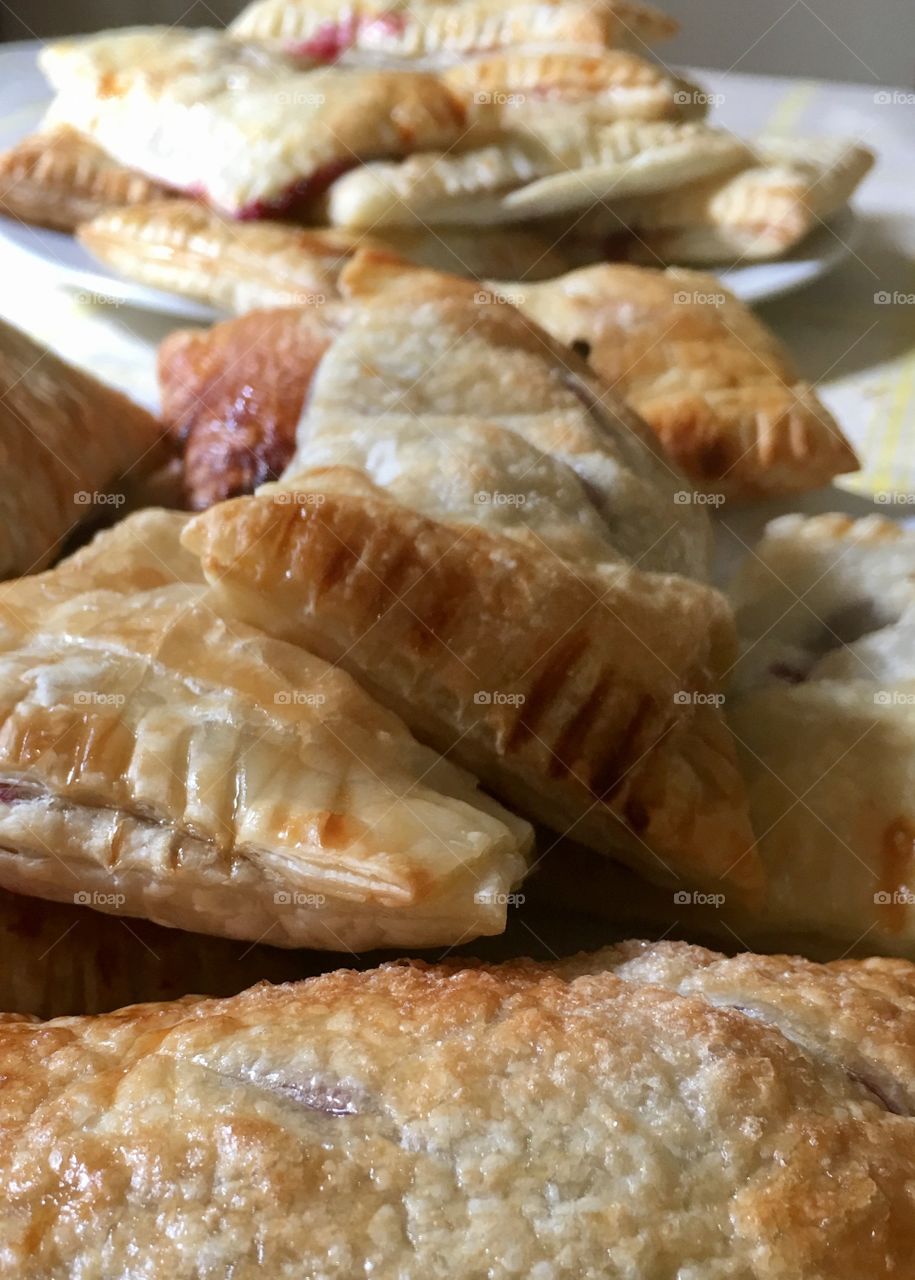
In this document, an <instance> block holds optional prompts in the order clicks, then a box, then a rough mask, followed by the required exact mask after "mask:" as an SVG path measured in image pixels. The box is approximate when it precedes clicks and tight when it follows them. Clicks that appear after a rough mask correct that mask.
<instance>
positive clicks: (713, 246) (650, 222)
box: [614, 137, 874, 264]
mask: <svg viewBox="0 0 915 1280" xmlns="http://www.w3.org/2000/svg"><path fill="white" fill-rule="evenodd" d="M753 150H754V154H755V157H756V159H755V163H751V164H749V165H746V164H744V165H741V166H740V167H738V169H737V170H735V171H733V172H731V173H727V174H724V175H717V176H715V177H711V178H707V179H704V180H702V181H699V182H696V183H690V185H689V186H688V187H686V188H684V189H683V190H682V191H681V190H678V191H676V192H669V193H668V192H659V193H657V194H655V195H648V196H639V197H636V198H635V199H633V200H631V201H626V202H624V203H623V204H621V205H620V206H619V207H618V208H617V209H616V213H617V215H618V219H619V221H617V220H614V221H615V222H616V226H617V227H618V226H619V225H620V221H621V222H622V223H623V224H625V226H627V227H629V228H631V229H632V230H634V231H635V233H636V234H635V236H634V237H633V238H632V239H631V241H630V242H629V244H628V251H629V254H630V256H632V257H633V258H635V259H636V260H641V261H645V262H650V263H652V264H654V263H658V262H675V263H676V262H682V263H697V264H701V263H716V262H733V261H734V259H735V258H739V259H743V260H747V261H752V260H754V259H765V258H776V257H780V256H781V255H782V254H785V253H787V252H788V251H789V250H790V249H791V248H793V247H794V245H796V244H798V243H799V242H800V241H801V240H802V239H803V238H804V236H806V235H807V234H808V232H810V231H811V230H813V228H814V227H816V226H818V225H820V223H822V222H823V221H824V220H825V219H827V218H830V217H831V216H832V215H833V214H834V213H836V212H837V211H838V210H839V209H841V208H842V207H843V206H844V205H845V204H846V203H847V202H848V200H849V198H850V197H851V195H852V194H853V192H854V190H855V188H856V187H857V186H858V184H859V183H860V182H861V180H862V179H863V178H864V177H865V175H866V174H867V172H868V170H869V169H870V168H871V166H872V165H873V163H874V156H873V153H872V152H871V151H869V150H868V149H867V148H866V147H863V146H861V145H860V144H859V143H856V142H850V141H848V140H846V139H829V138H816V139H814V138H798V139H785V138H776V137H770V138H762V139H759V140H758V141H757V142H755V143H754V145H753Z"/></svg>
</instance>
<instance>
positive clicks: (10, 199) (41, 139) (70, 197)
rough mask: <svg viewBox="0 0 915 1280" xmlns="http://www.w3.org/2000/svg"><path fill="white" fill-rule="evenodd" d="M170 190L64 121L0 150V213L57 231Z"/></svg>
mask: <svg viewBox="0 0 915 1280" xmlns="http://www.w3.org/2000/svg"><path fill="white" fill-rule="evenodd" d="M168 194H169V193H168V190H167V188H165V187H163V186H162V185H161V184H160V183H158V182H153V181H151V179H149V178H146V177H144V176H143V174H141V173H136V172H135V171H134V170H133V169H127V168H125V167H124V166H123V165H121V164H117V163H116V162H115V161H114V160H111V159H109V158H108V156H106V155H105V153H104V151H101V150H100V149H99V148H98V147H97V146H95V144H94V143H92V142H90V141H89V140H88V139H87V138H83V137H81V136H80V135H79V134H78V133H77V132H76V131H75V130H74V129H70V128H67V126H66V125H62V126H60V127H59V128H57V129H50V130H48V131H47V132H46V133H36V134H33V135H32V136H31V137H29V138H25V139H24V140H23V141H22V142H20V143H18V144H17V145H16V146H15V147H13V148H12V149H11V150H10V151H7V152H5V153H4V154H3V155H0V213H5V214H6V215H7V217H10V218H18V219H19V220H20V221H21V222H28V223H33V224H35V225H37V226H41V227H52V228H53V229H54V230H56V231H74V230H75V229H76V227H77V226H79V224H80V223H81V222H86V221H88V220H89V219H90V218H94V217H96V216H97V215H98V214H99V213H101V212H102V210H104V209H110V208H112V207H118V206H123V205H132V204H142V203H145V202H146V201H149V200H157V199H164V198H165V197H167V196H168Z"/></svg>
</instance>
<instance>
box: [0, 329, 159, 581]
mask: <svg viewBox="0 0 915 1280" xmlns="http://www.w3.org/2000/svg"><path fill="white" fill-rule="evenodd" d="M160 435H161V430H160V427H159V424H158V423H157V422H156V420H155V418H153V417H152V415H151V414H149V413H147V412H146V410H145V409H141V408H140V407H139V406H138V405H135V404H133V403H132V402H131V401H130V400H128V399H127V397H126V396H123V395H121V394H120V392H118V391H114V390H112V389H111V388H110V387H106V386H104V385H103V384H102V383H100V382H97V381H96V380H95V378H93V377H91V376H90V375H89V374H87V373H83V372H82V371H81V370H79V369H75V368H73V367H72V366H71V365H68V364H65V363H64V362H63V361H62V360H60V359H58V357H57V356H55V355H53V354H52V353H51V352H50V351H48V350H47V348H46V347H43V346H42V345H41V344H40V343H38V342H35V341H33V340H32V339H31V338H28V337H26V335H25V334H24V333H20V332H19V331H18V330H17V329H14V328H13V327H12V326H11V325H8V324H4V323H3V322H2V321H0V578H9V577H12V576H13V575H15V574H24V573H31V572H33V571H34V570H35V569H40V568H42V567H43V566H44V565H46V564H48V563H49V562H50V561H51V560H52V559H53V558H54V556H55V555H59V554H60V552H61V549H62V547H63V545H64V543H65V542H66V539H67V537H68V535H69V534H71V533H72V532H73V531H74V530H75V529H76V528H77V527H78V526H79V525H80V524H82V523H84V522H85V521H91V520H97V519H98V518H99V515H100V513H101V514H102V515H103V516H104V515H106V514H109V513H112V512H114V511H116V510H117V505H118V502H119V501H120V502H123V501H124V493H123V489H124V487H125V485H127V484H128V483H130V482H133V481H135V480H138V479H139V478H140V477H141V476H142V475H143V474H144V473H145V472H147V471H149V470H151V469H152V468H153V466H154V465H155V464H156V463H157V462H159V461H161V459H162V453H163V450H162V445H161V440H160ZM115 490H117V491H118V492H115Z"/></svg>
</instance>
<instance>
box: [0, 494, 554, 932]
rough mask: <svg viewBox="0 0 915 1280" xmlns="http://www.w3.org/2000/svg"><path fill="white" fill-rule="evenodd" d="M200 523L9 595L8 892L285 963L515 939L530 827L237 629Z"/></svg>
mask: <svg viewBox="0 0 915 1280" xmlns="http://www.w3.org/2000/svg"><path fill="white" fill-rule="evenodd" d="M183 520H184V517H182V516H181V515H179V514H177V513H173V512H144V513H140V514H139V515H138V516H134V517H132V518H130V519H128V520H127V521H124V522H123V523H122V524H120V525H118V526H116V528H115V529H113V530H112V531H110V532H109V533H107V534H105V535H102V536H100V537H99V538H97V539H96V541H95V542H94V543H93V544H92V545H91V547H89V548H87V549H86V550H84V551H83V552H80V553H79V555H78V556H77V557H75V558H74V559H73V560H71V561H67V562H66V563H65V564H64V565H63V566H62V567H61V568H60V569H59V570H53V571H51V572H50V573H47V574H45V575H43V576H41V577H36V578H27V579H23V580H22V581H21V582H16V583H9V584H7V585H5V586H4V587H2V588H0V886H2V887H3V888H6V889H12V890H14V891H17V892H25V893H30V894H36V895H38V896H42V897H48V898H52V899H55V900H58V901H70V902H72V901H73V900H74V895H75V894H77V893H80V894H88V895H90V898H91V899H92V900H93V902H97V904H98V906H99V909H101V910H109V911H115V912H123V913H124V914H125V915H142V916H146V917H148V918H150V919H152V920H155V921H156V922H158V923H162V924H170V925H175V926H178V927H179V928H186V929H193V930H196V931H198V932H206V933H217V934H222V935H225V936H228V937H236V938H247V939H250V940H252V941H268V942H270V943H273V944H276V945H282V946H311V947H318V948H324V949H330V950H337V949H340V948H344V949H362V948H364V949H368V948H370V947H376V946H394V945H397V946H411V945H412V946H431V945H435V944H439V943H441V944H448V943H455V942H457V941H461V940H463V939H465V938H468V937H472V936H475V935H476V934H479V933H481V932H482V933H489V932H499V931H500V930H501V929H502V928H503V927H504V923H505V911H506V900H507V896H508V894H509V892H510V890H511V888H512V886H513V884H514V883H515V882H516V881H517V880H518V879H519V878H520V876H521V874H522V873H523V870H524V857H523V853H524V851H525V850H526V848H527V846H528V845H529V842H530V833H529V828H528V827H527V825H526V824H525V823H523V822H521V821H520V820H518V819H516V818H514V817H513V816H512V815H510V814H508V813H507V812H506V811H505V810H503V809H501V808H500V807H499V806H498V805H497V804H495V803H494V802H492V801H490V800H489V799H488V798H487V797H485V796H483V795H482V793H480V792H479V791H478V790H477V788H476V786H475V784H474V782H473V780H472V779H471V778H469V777H468V775H466V774H465V773H463V772H462V771H461V770H459V769H457V768H455V766H453V765H450V764H448V763H447V762H445V761H444V760H441V759H439V758H438V757H436V755H435V754H434V753H433V752H431V751H429V750H428V749H427V748H425V747H421V746H419V745H418V744H417V743H416V742H415V741H414V740H413V739H412V738H411V737H410V734H409V733H408V732H407V730H406V728H405V727H404V725H403V724H402V723H401V722H400V721H399V720H398V719H397V718H396V717H395V716H393V715H391V714H390V713H389V712H387V711H384V710H382V708H381V707H379V706H377V705H376V704H375V703H374V702H373V701H372V700H371V698H370V697H368V696H367V695H366V694H365V693H363V692H362V690H361V689H360V688H359V687H358V686H357V685H356V684H355V683H354V682H353V681H352V680H351V679H350V677H349V676H346V675H345V674H344V673H343V672H342V671H340V670H338V669H336V668H333V667H330V666H328V665H327V664H326V663H325V662H322V661H321V660H320V659H318V658H315V657H312V656H311V655H310V654H308V653H305V652H304V651H303V650H301V649H298V648H295V647H293V646H291V645H286V644H282V643H280V642H278V641H274V640H270V639H268V638H267V637H266V636H265V635H264V634H263V633H261V632H259V631H257V630H255V629H254V628H251V627H245V626H242V625H240V624H237V623H234V622H227V621H225V620H223V619H221V618H220V617H219V616H218V615H217V614H216V613H215V612H214V610H213V607H212V603H211V601H210V600H209V599H208V597H207V595H206V593H205V588H203V587H201V586H199V585H197V584H196V583H195V582H194V581H190V582H188V581H184V579H196V578H199V576H200V571H199V566H198V565H197V564H196V563H195V562H194V560H193V559H192V558H189V557H187V554H186V552H184V551H182V549H181V548H180V545H179V544H178V534H179V531H180V528H181V524H182V522H183ZM176 579H179V580H176ZM112 904H113V905H112Z"/></svg>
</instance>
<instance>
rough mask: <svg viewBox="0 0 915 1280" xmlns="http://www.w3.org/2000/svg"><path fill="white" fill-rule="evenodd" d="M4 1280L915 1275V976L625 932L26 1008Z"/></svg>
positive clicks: (10, 1031)
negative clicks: (142, 998)
mask: <svg viewBox="0 0 915 1280" xmlns="http://www.w3.org/2000/svg"><path fill="white" fill-rule="evenodd" d="M0 1080H2V1084H0V1102H2V1110H0V1174H2V1176H3V1179H4V1186H5V1188H6V1191H5V1194H4V1199H3V1207H2V1210H0V1215H2V1217H0V1223H2V1225H0V1230H2V1237H3V1256H2V1263H0V1267H2V1271H3V1273H4V1274H5V1275H9V1276H11V1277H12V1276H14V1275H15V1276H16V1277H17V1278H18V1280H39V1278H41V1280H45V1278H46V1277H49V1276H55V1277H56V1276H61V1277H63V1276H65V1275H70V1276H72V1275H76V1274H80V1275H87V1276H88V1275H105V1276H115V1275H117V1276H126V1275H128V1274H129V1273H130V1272H131V1271H132V1270H134V1269H135V1260H136V1258H137V1254H138V1251H139V1252H140V1253H141V1254H142V1257H143V1259H144V1266H145V1267H146V1268H147V1270H149V1271H150V1274H156V1275H168V1276H171V1277H174V1280H193V1278H195V1277H197V1276H199V1275H200V1266H201V1260H202V1259H203V1258H205V1259H206V1266H207V1268H208V1269H209V1271H210V1272H211V1273H212V1274H213V1275H220V1276H222V1275H232V1276H233V1278H234V1280H253V1278H254V1277H256V1276H263V1275H265V1274H266V1275H269V1276H271V1277H275V1278H276V1280H300V1277H302V1276H303V1275H309V1276H310V1275H315V1276H317V1275H321V1276H323V1277H327V1280H352V1277H353V1276H355V1275H359V1274H368V1273H371V1274H374V1275H379V1276H386V1277H387V1276H395V1275H397V1276H410V1277H414V1276H415V1277H420V1276H422V1277H429V1278H430V1280H438V1278H439V1277H440V1278H441V1280H445V1277H449V1278H450V1277H454V1276H460V1277H470V1276H477V1275H481V1274H483V1272H482V1271H481V1266H482V1267H485V1269H486V1270H487V1271H488V1272H490V1273H491V1274H494V1275H496V1274H497V1275H499V1276H500V1277H504V1278H505V1280H530V1277H533V1276H540V1275H544V1276H545V1275H550V1276H551V1277H553V1278H554V1280H581V1277H584V1276H595V1277H596V1276H605V1277H614V1278H616V1277H624V1276H627V1277H629V1276H633V1277H634V1276H638V1277H639V1280H669V1278H670V1277H671V1276H672V1275H674V1274H675V1273H676V1272H678V1271H679V1272H680V1274H684V1275H685V1274H686V1272H687V1269H688V1270H691V1271H692V1273H693V1274H694V1275H696V1276H701V1277H702V1278H703V1280H797V1278H798V1277H803V1280H861V1277H864V1276H868V1277H873V1278H874V1280H896V1278H899V1280H902V1278H906V1280H908V1277H910V1276H911V1274H912V1257H913V1252H915V1215H913V1213H912V1200H911V1195H912V1192H911V1179H912V1170H913V1167H915V1121H913V1118H912V1117H913V1113H915V972H913V968H912V966H911V965H910V964H907V963H905V962H901V961H886V960H868V961H864V962H851V961H846V962H844V963H838V964H832V965H817V964H812V963H809V962H807V961H804V960H799V959H792V958H788V957H784V956H781V957H771V958H765V957H760V956H754V955H744V956H740V957H737V958H735V959H724V958H722V957H720V956H718V955H716V954H715V953H714V952H710V951H704V950H702V949H700V948H697V947H688V946H682V945H676V944H670V943H660V944H648V943H637V942H633V943H625V944H623V945H621V946H618V947H612V948H608V949H607V950H604V951H600V952H597V953H595V954H593V955H584V956H579V957H575V958H573V959H570V960H566V961H560V962H558V963H555V964H546V965H540V964H534V963H533V962H530V961H524V960H519V961H514V962H511V963H508V964H505V965H501V966H495V967H490V966H480V967H469V968H458V967H456V966H447V965H445V966H437V967H428V966H425V965H421V964H413V965H403V964H394V965H388V966H385V967H383V968H381V969H377V970H372V971H369V972H367V973H353V972H346V971H340V972H336V973H331V974H328V975H325V976H323V977H320V978H315V979H313V980H310V981H307V982H302V983H298V984H292V985H288V986H280V987H270V986H267V985H261V986H258V987H255V988H253V989H252V990H250V991H247V992H245V993H244V994H243V995H240V996H237V997H235V998H233V999H228V1000H220V1001H210V1000H203V1001H201V1000H195V999H192V998H188V999H186V1000H182V1001H177V1002H175V1003H173V1004H158V1005H155V1004H153V1005H140V1006H135V1007H133V1008H130V1009H124V1010H121V1011H120V1012H118V1013H114V1014H110V1015H107V1016H100V1017H95V1018H68V1019H59V1020H57V1021H54V1022H49V1023H45V1024H40V1023H35V1022H32V1021H29V1020H23V1019H16V1018H14V1017H9V1016H8V1017H7V1018H6V1019H3V1020H2V1021H0Z"/></svg>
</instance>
